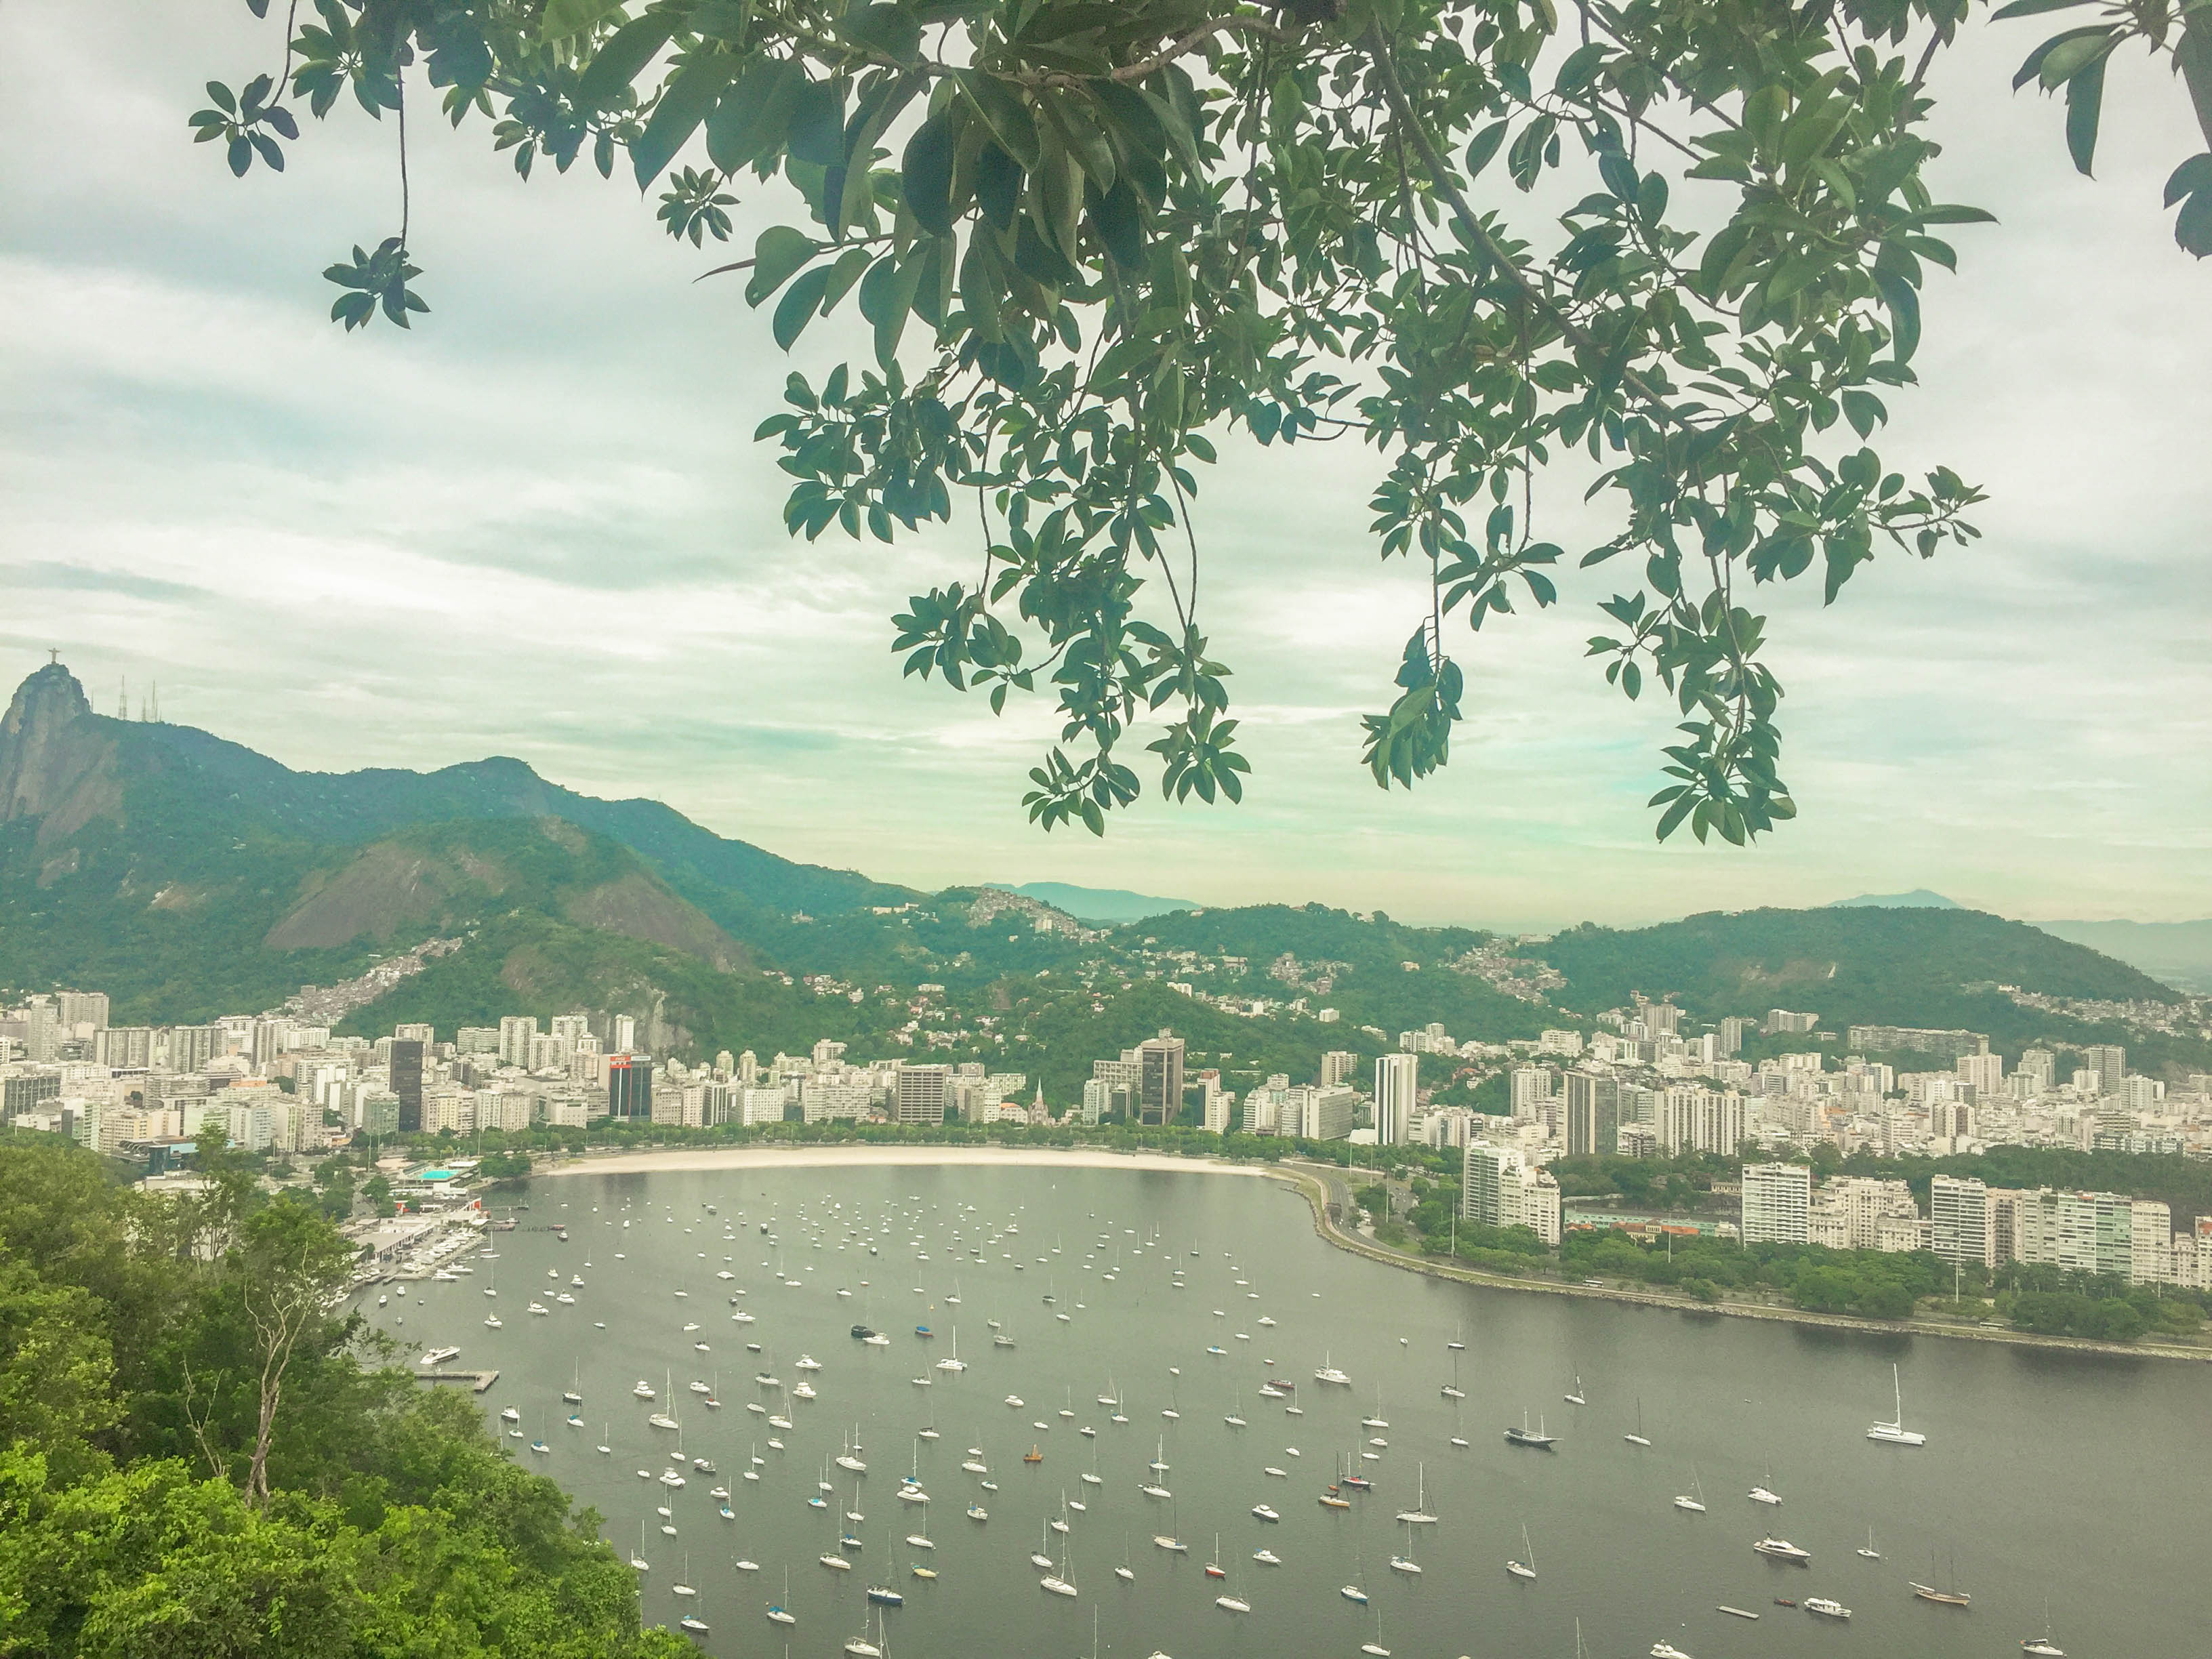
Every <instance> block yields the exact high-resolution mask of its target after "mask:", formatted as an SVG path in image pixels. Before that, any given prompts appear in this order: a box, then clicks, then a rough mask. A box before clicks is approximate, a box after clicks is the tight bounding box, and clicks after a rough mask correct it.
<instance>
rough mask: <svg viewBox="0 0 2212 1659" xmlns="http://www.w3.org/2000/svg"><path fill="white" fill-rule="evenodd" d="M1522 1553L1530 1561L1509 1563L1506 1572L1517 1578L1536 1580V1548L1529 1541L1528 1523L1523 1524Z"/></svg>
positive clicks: (1506, 1565)
mask: <svg viewBox="0 0 2212 1659" xmlns="http://www.w3.org/2000/svg"><path fill="white" fill-rule="evenodd" d="M1521 1553H1522V1554H1523V1555H1525V1556H1527V1557H1528V1559H1527V1560H1525V1561H1508V1562H1507V1563H1506V1564H1505V1571H1508V1572H1510V1573H1511V1574H1512V1575H1513V1576H1514V1577H1516V1578H1534V1577H1535V1576H1536V1547H1535V1546H1534V1544H1532V1543H1530V1542H1529V1541H1528V1522H1526V1521H1523V1522H1522V1523H1521Z"/></svg>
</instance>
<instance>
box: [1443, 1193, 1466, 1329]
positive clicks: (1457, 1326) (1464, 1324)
mask: <svg viewBox="0 0 2212 1659" xmlns="http://www.w3.org/2000/svg"><path fill="white" fill-rule="evenodd" d="M1454 1219H1455V1220H1456V1219H1457V1218H1456V1217H1455V1218H1454ZM1466 1335H1467V1324H1466V1322H1465V1321H1462V1322H1460V1323H1459V1324H1457V1325H1455V1326H1454V1327H1453V1328H1452V1340H1450V1341H1449V1342H1447V1343H1445V1344H1444V1346H1446V1347H1447V1348H1449V1349H1450V1350H1451V1351H1452V1352H1454V1353H1457V1352H1459V1351H1460V1350H1461V1349H1462V1348H1464V1347H1465V1346H1467V1344H1466V1342H1465V1341H1464V1340H1462V1339H1463V1338H1464V1337H1465V1336H1466Z"/></svg>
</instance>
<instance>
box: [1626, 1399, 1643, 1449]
mask: <svg viewBox="0 0 2212 1659" xmlns="http://www.w3.org/2000/svg"><path fill="white" fill-rule="evenodd" d="M1621 1438H1622V1439H1623V1440H1626V1442H1627V1443H1629V1444H1630V1445H1632V1446H1648V1445H1650V1441H1649V1440H1647V1439H1645V1438H1644V1396H1643V1395H1640V1394H1639V1395H1637V1396H1636V1432H1635V1433H1634V1434H1624V1435H1623V1436H1621Z"/></svg>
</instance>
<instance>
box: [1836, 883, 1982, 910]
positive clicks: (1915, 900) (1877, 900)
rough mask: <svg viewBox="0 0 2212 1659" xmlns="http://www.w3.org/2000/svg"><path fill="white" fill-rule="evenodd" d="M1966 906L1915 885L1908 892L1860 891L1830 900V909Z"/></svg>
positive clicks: (1943, 908) (1912, 908)
mask: <svg viewBox="0 0 2212 1659" xmlns="http://www.w3.org/2000/svg"><path fill="white" fill-rule="evenodd" d="M1828 908H1829V909H1831V910H1960V909H1964V908H1966V907H1965V906H1964V905H1962V904H1960V902H1958V901H1957V900H1956V899H1947V898H1945V897H1944V896H1942V894H1941V893H1931V892H1929V890H1927V889H1926V888H1925V887H1916V888H1914V889H1913V890H1911V892H1909V893H1861V894H1860V895H1859V896H1857V898H1847V899H1836V900H1833V901H1832V902H1830V904H1829V905H1828Z"/></svg>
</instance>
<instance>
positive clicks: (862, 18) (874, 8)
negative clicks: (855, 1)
mask: <svg viewBox="0 0 2212 1659" xmlns="http://www.w3.org/2000/svg"><path fill="white" fill-rule="evenodd" d="M838 27H839V29H840V30H841V31H842V33H844V35H845V38H846V39H847V40H852V41H854V42H855V43H857V44H858V45H860V46H865V47H866V48H867V49H868V50H869V51H871V52H875V53H877V54H878V55H879V56H881V57H884V58H890V60H891V62H893V63H895V64H912V63H915V62H916V61H918V60H919V59H920V58H921V20H920V19H918V18H916V17H915V15H913V14H912V13H911V12H909V11H908V9H906V8H905V7H904V6H901V5H896V4H893V3H892V0H875V3H874V4H872V5H865V6H855V7H854V8H853V9H852V10H850V11H848V12H847V13H846V14H845V20H844V21H843V22H842V23H840V24H839V25H838Z"/></svg>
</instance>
